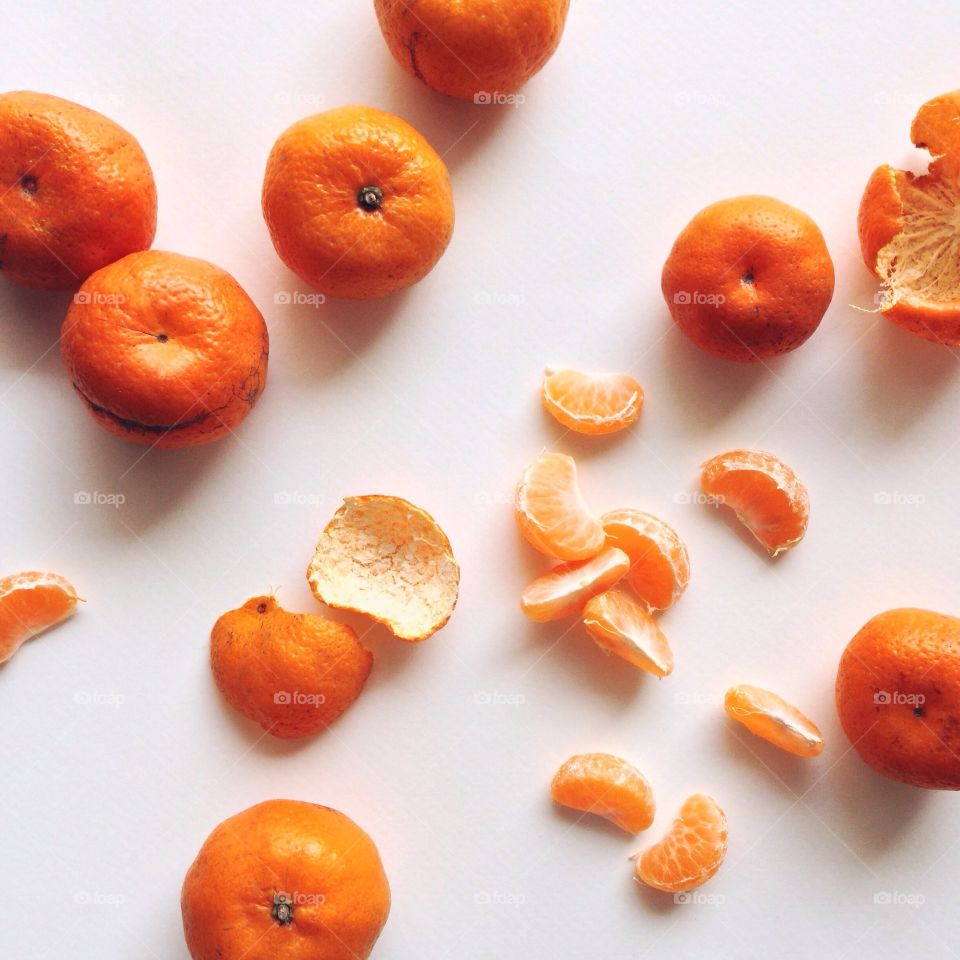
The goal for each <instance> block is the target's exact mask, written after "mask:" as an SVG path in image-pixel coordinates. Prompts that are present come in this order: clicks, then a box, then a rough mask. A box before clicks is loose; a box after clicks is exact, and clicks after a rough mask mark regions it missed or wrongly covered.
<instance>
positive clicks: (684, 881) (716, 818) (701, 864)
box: [636, 793, 727, 893]
mask: <svg viewBox="0 0 960 960" xmlns="http://www.w3.org/2000/svg"><path fill="white" fill-rule="evenodd" d="M726 853H727V818H726V816H725V815H724V812H723V810H721V809H720V806H719V804H718V803H717V801H716V800H714V799H713V797H708V796H706V795H705V794H702V793H697V794H694V795H693V796H692V797H689V798H688V799H687V800H686V802H685V803H684V805H683V806H682V807H681V808H680V815H679V816H678V817H677V819H676V820H674V821H673V826H672V827H671V828H670V832H669V833H668V834H667V835H666V836H665V837H664V838H663V839H662V840H661V841H660V842H659V843H655V844H654V845H653V846H652V847H648V848H647V849H646V850H644V851H643V853H642V854H640V855H639V856H637V857H636V863H637V867H636V877H637V879H638V880H640V881H642V882H643V883H645V884H647V886H650V887H656V889H657V890H667V891H670V892H671V893H680V892H682V891H684V890H693V889H694V887H699V886H700V885H701V884H702V883H706V881H707V880H709V879H710V878H711V877H712V876H713V875H714V874H715V873H716V872H717V871H718V870H719V869H720V865H721V864H722V863H723V858H724V857H725V856H726Z"/></svg>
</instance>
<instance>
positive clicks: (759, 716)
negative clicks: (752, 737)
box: [723, 684, 823, 757]
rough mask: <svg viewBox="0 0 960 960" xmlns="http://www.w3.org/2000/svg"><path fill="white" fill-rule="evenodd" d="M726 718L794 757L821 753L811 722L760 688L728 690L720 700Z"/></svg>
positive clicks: (817, 730) (747, 687)
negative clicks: (731, 719) (735, 721)
mask: <svg viewBox="0 0 960 960" xmlns="http://www.w3.org/2000/svg"><path fill="white" fill-rule="evenodd" d="M723 709H724V710H726V712H727V715H728V716H730V717H732V718H733V719H734V720H737V721H739V722H740V723H742V724H743V725H744V726H745V727H746V728H747V729H748V730H749V731H750V732H751V733H753V734H756V736H758V737H761V738H762V739H764V740H766V741H767V742H768V743H772V744H773V745H774V746H776V747H779V748H780V749H781V750H786V751H787V752H788V753H793V754H795V755H796V756H798V757H815V756H817V755H818V754H820V753H822V752H823V736H822V734H821V733H820V731H819V729H818V728H817V726H816V724H814V723H813V721H812V720H810V719H808V718H807V717H805V716H804V715H803V714H802V713H801V712H800V711H799V710H798V709H797V708H796V707H794V706H793V705H792V704H789V703H787V701H786V700H784V699H783V698H782V697H779V696H777V694H775V693H772V692H771V691H769V690H762V689H760V687H751V686H749V685H747V684H741V685H740V686H738V687H731V688H730V689H729V690H728V691H727V694H726V696H725V697H724V700H723Z"/></svg>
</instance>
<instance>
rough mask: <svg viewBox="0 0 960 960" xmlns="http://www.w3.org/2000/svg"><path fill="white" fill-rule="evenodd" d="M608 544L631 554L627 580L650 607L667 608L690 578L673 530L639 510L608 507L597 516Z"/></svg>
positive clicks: (684, 551) (683, 549)
mask: <svg viewBox="0 0 960 960" xmlns="http://www.w3.org/2000/svg"><path fill="white" fill-rule="evenodd" d="M600 523H601V525H602V526H603V531H604V533H605V534H606V535H607V543H608V544H609V545H610V546H614V547H619V548H620V549H621V550H623V551H624V552H625V553H626V554H627V556H628V557H630V573H629V574H627V582H628V583H629V584H630V586H631V587H632V588H633V592H634V593H636V595H637V596H638V597H639V598H640V599H641V600H642V601H643V602H644V603H645V604H646V605H647V607H649V608H650V609H651V610H666V609H667V607H671V606H673V604H675V603H676V602H677V601H678V600H679V599H680V596H681V594H682V593H683V591H684V590H686V589H687V584H688V583H689V582H690V558H689V556H688V555H687V548H686V547H685V546H684V543H683V541H682V540H681V539H680V537H679V536H678V535H677V532H676V530H674V529H673V527H671V526H670V525H669V524H666V523H664V522H663V521H662V520H660V519H658V518H657V517H654V516H652V515H651V514H649V513H642V512H641V511H640V510H611V511H610V512H609V513H605V514H604V515H603V516H602V517H601V518H600Z"/></svg>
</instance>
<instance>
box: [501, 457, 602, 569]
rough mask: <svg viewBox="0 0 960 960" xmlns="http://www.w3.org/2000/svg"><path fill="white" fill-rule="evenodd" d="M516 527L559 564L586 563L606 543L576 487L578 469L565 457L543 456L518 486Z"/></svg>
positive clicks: (534, 545) (529, 468) (525, 471)
mask: <svg viewBox="0 0 960 960" xmlns="http://www.w3.org/2000/svg"><path fill="white" fill-rule="evenodd" d="M515 512H516V518H517V526H518V527H519V528H520V532H521V533H522V534H523V536H524V537H525V538H526V539H527V541H528V543H530V544H531V546H533V547H535V548H536V549H537V550H539V551H540V552H541V553H545V554H546V555H547V556H548V557H556V559H558V560H587V559H589V558H590V557H594V556H596V555H597V554H598V553H599V552H600V551H601V550H602V549H603V544H604V540H605V536H604V533H603V527H601V526H600V521H599V520H598V519H597V518H596V517H595V516H594V515H593V514H592V513H591V512H590V510H589V509H588V508H587V505H586V503H585V502H584V499H583V496H582V495H581V493H580V486H579V484H578V483H577V465H576V463H575V462H574V460H573V457H568V456H566V454H563V453H543V454H541V455H540V456H539V457H538V458H537V459H536V460H535V461H534V462H533V463H532V464H531V465H530V466H529V467H527V469H526V470H524V472H523V476H522V477H521V478H520V483H519V484H518V485H517V495H516V503H515Z"/></svg>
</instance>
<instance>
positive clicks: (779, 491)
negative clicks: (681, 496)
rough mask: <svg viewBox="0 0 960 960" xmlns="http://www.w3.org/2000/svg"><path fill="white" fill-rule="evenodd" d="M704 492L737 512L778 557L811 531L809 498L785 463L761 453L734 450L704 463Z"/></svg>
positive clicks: (771, 552) (757, 537) (755, 534)
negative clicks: (809, 524)
mask: <svg viewBox="0 0 960 960" xmlns="http://www.w3.org/2000/svg"><path fill="white" fill-rule="evenodd" d="M700 486H701V488H702V489H703V492H704V493H705V494H707V495H708V496H710V497H712V498H714V499H715V500H716V501H717V502H718V503H720V504H725V505H726V506H728V507H730V508H732V509H733V511H734V512H735V513H736V515H737V519H738V520H739V521H740V522H741V523H742V524H743V525H744V526H745V527H746V528H747V529H748V530H749V531H750V532H751V533H752V534H753V535H754V537H756V539H757V540H758V541H759V542H760V543H761V544H763V546H764V547H766V549H767V551H768V553H770V555H771V556H773V557H776V556H779V554H781V553H783V552H784V551H786V550H789V549H790V548H791V547H794V546H796V545H797V544H798V543H799V542H800V541H801V540H802V539H803V535H804V533H806V530H807V522H808V520H809V518H810V497H809V494H808V493H807V488H806V487H805V486H804V485H803V484H802V483H801V482H800V478H799V477H798V476H797V475H796V474H795V473H794V472H793V470H791V469H790V467H788V466H787V465H786V464H785V463H784V462H783V461H782V460H779V459H778V458H777V457H775V456H773V455H772V454H769V453H761V452H760V451H758V450H731V451H729V452H728V453H721V454H719V455H718V456H716V457H713V458H712V459H711V460H708V461H707V462H706V463H705V464H704V465H703V472H702V473H701V476H700Z"/></svg>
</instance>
